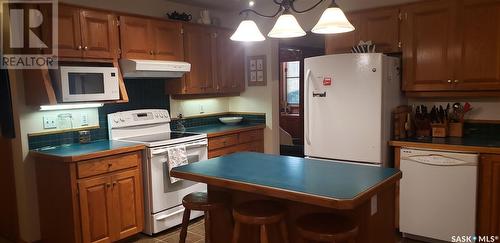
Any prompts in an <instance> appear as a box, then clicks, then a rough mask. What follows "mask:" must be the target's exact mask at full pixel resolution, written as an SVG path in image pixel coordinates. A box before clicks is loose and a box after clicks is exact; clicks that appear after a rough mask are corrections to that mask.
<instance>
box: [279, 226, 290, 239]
mask: <svg viewBox="0 0 500 243" xmlns="http://www.w3.org/2000/svg"><path fill="white" fill-rule="evenodd" d="M280 230H281V236H282V238H283V242H284V243H288V242H289V241H288V230H287V229H286V222H285V221H284V220H282V221H281V222H280Z"/></svg>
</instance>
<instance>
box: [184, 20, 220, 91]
mask: <svg viewBox="0 0 500 243" xmlns="http://www.w3.org/2000/svg"><path fill="white" fill-rule="evenodd" d="M215 44H216V43H215V33H214V31H213V30H212V29H211V28H209V27H205V26H198V25H184V55H185V60H186V62H189V63H191V71H190V72H188V73H186V74H185V75H184V92H185V93H186V94H204V93H205V94H206V93H215V92H216V87H215V85H214V76H215V75H214V74H215V73H214V72H213V70H214V64H215V63H214V62H215V53H214V50H215Z"/></svg>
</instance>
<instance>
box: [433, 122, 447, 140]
mask: <svg viewBox="0 0 500 243" xmlns="http://www.w3.org/2000/svg"><path fill="white" fill-rule="evenodd" d="M431 126H432V137H435V138H445V137H447V136H448V125H447V124H444V123H436V124H432V125H431Z"/></svg>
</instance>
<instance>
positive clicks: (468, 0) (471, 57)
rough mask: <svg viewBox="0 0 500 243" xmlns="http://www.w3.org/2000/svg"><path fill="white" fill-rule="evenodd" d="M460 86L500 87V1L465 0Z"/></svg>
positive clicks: (458, 67)
mask: <svg viewBox="0 0 500 243" xmlns="http://www.w3.org/2000/svg"><path fill="white" fill-rule="evenodd" d="M458 21H459V26H460V28H459V30H458V33H459V37H458V38H457V40H458V41H460V43H459V44H460V47H461V48H460V49H459V55H458V58H457V63H456V75H455V79H454V80H453V82H454V85H455V86H456V87H455V89H457V90H500V2H499V1H495V0H464V1H463V3H462V4H461V5H460V8H459V19H458Z"/></svg>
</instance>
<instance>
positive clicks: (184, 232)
mask: <svg viewBox="0 0 500 243" xmlns="http://www.w3.org/2000/svg"><path fill="white" fill-rule="evenodd" d="M190 216H191V210H189V209H187V208H185V209H184V215H183V216H182V228H181V235H180V237H179V243H185V242H186V236H187V230H188V226H189V217H190Z"/></svg>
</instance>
